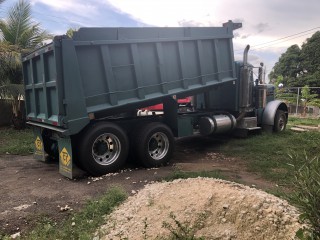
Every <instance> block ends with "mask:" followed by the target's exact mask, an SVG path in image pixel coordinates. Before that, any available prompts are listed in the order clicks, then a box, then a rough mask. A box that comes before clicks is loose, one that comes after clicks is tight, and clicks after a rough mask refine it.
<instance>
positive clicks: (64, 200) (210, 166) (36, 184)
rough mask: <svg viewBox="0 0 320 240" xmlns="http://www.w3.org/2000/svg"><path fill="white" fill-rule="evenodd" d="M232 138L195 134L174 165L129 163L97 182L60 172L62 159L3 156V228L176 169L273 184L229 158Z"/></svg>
mask: <svg viewBox="0 0 320 240" xmlns="http://www.w3.org/2000/svg"><path fill="white" fill-rule="evenodd" d="M225 141H228V139H227V138H223V139H221V138H220V139H213V138H201V139H200V138H198V137H191V138H185V139H182V140H178V141H177V142H176V150H175V154H174V158H173V159H172V164H171V165H169V166H166V167H162V168H159V169H142V168H139V167H138V166H137V165H128V166H126V167H125V168H124V170H121V171H120V172H119V173H118V174H115V175H113V176H104V177H103V178H102V179H100V180H98V181H93V179H91V178H90V177H89V176H86V175H85V174H83V176H81V177H79V178H78V179H75V180H69V179H67V178H65V177H63V176H61V175H60V174H59V170H58V164H57V163H43V162H39V161H35V160H34V159H33V157H32V156H31V155H30V156H15V155H3V156H0V202H1V204H0V232H2V233H6V234H14V233H17V232H21V233H23V232H25V231H27V230H28V229H31V228H32V227H33V226H34V224H35V223H36V221H37V219H39V217H41V216H48V217H50V218H53V219H55V220H56V221H59V220H61V219H63V218H65V217H67V216H68V214H70V211H61V208H63V207H65V206H66V205H68V206H69V207H70V208H71V209H73V211H77V210H79V209H81V207H82V206H83V204H84V203H85V202H86V201H87V200H89V199H93V198H96V197H99V196H100V195H101V194H103V193H105V192H106V191H107V190H108V189H109V188H110V187H111V186H114V185H118V186H122V187H123V188H124V189H126V190H127V191H128V193H129V194H131V192H132V190H139V189H141V188H142V187H143V186H144V185H145V184H147V183H150V182H152V181H157V180H160V179H162V178H163V177H165V176H167V175H169V174H170V173H172V172H173V171H174V170H175V169H177V168H178V169H181V170H184V171H200V170H207V171H208V170H214V169H220V170H222V174H223V175H226V176H228V177H229V179H231V180H232V179H234V180H236V181H238V182H241V183H243V184H246V185H249V186H251V185H255V186H256V187H257V188H261V189H268V188H273V187H274V184H272V183H270V182H267V181H265V180H263V179H261V178H260V177H259V176H258V175H255V174H253V173H248V172H246V170H245V167H244V164H243V163H242V162H241V160H240V159H234V158H226V157H225V156H223V155H222V154H221V153H219V149H220V147H221V145H222V144H223V143H224V142H225Z"/></svg>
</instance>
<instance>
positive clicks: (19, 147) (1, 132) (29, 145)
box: [0, 127, 33, 155]
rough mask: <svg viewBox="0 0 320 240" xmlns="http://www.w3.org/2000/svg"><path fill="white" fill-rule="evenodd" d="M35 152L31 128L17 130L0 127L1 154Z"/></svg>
mask: <svg viewBox="0 0 320 240" xmlns="http://www.w3.org/2000/svg"><path fill="white" fill-rule="evenodd" d="M32 152H33V133H32V130H31V129H24V130H15V129H13V128H9V127H5V128H0V155H1V154H8V153H9V154H18V155H27V154H31V153H32Z"/></svg>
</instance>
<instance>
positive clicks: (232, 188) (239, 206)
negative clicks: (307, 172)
mask: <svg viewBox="0 0 320 240" xmlns="http://www.w3.org/2000/svg"><path fill="white" fill-rule="evenodd" d="M170 214H171V217H170ZM172 216H174V217H175V218H176V220H178V221H179V222H180V223H187V222H188V224H187V225H188V226H189V228H192V229H195V232H196V234H195V235H196V236H197V237H204V238H205V239H270V240H271V239H277V240H281V239H293V238H294V236H295V232H296V231H297V230H298V229H299V228H300V227H301V225H300V224H299V223H298V212H297V210H296V209H295V208H294V207H292V206H290V205H289V204H288V203H287V202H286V201H284V200H281V199H279V198H277V197H275V196H273V195H270V194H268V193H265V192H263V191H260V190H257V189H254V188H250V187H247V186H244V185H241V184H237V183H232V182H228V181H223V180H217V179H207V178H196V179H187V180H175V181H173V182H165V183H155V184H150V185H147V186H146V187H145V188H144V189H143V190H141V191H140V192H139V193H138V194H136V195H134V196H131V197H129V198H128V200H127V201H126V202H125V203H124V204H122V205H121V206H120V207H119V208H118V209H117V210H116V211H115V212H114V213H113V214H112V215H110V216H108V222H107V224H106V225H105V226H103V227H102V228H101V231H102V232H103V235H104V236H103V237H102V239H105V240H111V239H129V240H134V239H156V238H160V237H164V236H169V234H170V232H169V230H168V229H167V228H165V227H163V223H164V222H166V223H167V224H169V225H171V226H172V227H174V228H177V227H176V225H175V223H174V220H173V219H172ZM195 225H197V226H195ZM177 229H178V228H177Z"/></svg>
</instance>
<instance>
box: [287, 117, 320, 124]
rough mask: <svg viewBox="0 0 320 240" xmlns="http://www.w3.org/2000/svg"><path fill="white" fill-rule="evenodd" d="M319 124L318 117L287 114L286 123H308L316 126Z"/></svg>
mask: <svg viewBox="0 0 320 240" xmlns="http://www.w3.org/2000/svg"><path fill="white" fill-rule="evenodd" d="M318 124H320V119H316V118H299V117H294V116H289V118H288V125H290V126H291V125H310V126H318Z"/></svg>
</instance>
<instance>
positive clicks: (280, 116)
mask: <svg viewBox="0 0 320 240" xmlns="http://www.w3.org/2000/svg"><path fill="white" fill-rule="evenodd" d="M286 126H287V116H286V114H285V112H284V111H282V110H277V112H276V116H275V117H274V126H273V131H274V132H276V133H277V132H283V131H284V130H285V129H286Z"/></svg>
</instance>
